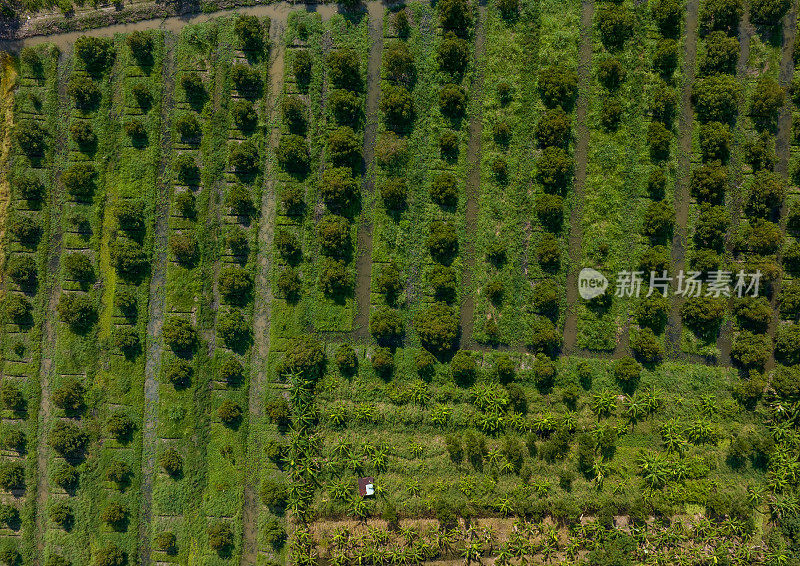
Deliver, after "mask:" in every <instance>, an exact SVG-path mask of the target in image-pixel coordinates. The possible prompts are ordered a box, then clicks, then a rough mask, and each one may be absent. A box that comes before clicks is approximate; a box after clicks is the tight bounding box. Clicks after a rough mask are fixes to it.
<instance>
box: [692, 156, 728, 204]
mask: <svg viewBox="0 0 800 566" xmlns="http://www.w3.org/2000/svg"><path fill="white" fill-rule="evenodd" d="M727 183H728V172H727V170H726V168H724V167H722V166H721V165H720V164H719V162H712V163H708V164H705V165H702V166H700V167H698V168H697V169H695V170H694V171H692V177H691V180H690V182H689V187H690V190H691V193H692V196H693V197H695V198H696V199H697V200H698V201H699V202H701V203H704V202H707V203H711V204H720V203H721V202H722V200H723V198H724V196H725V187H726V185H727Z"/></svg>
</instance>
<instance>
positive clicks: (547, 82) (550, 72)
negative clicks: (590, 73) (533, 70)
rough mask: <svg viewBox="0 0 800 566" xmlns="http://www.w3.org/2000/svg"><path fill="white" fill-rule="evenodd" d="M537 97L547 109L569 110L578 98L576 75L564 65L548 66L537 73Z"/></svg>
mask: <svg viewBox="0 0 800 566" xmlns="http://www.w3.org/2000/svg"><path fill="white" fill-rule="evenodd" d="M537 84H538V88H539V95H540V96H541V97H542V102H544V105H545V106H546V107H548V108H555V107H556V106H560V107H561V108H564V109H568V108H571V107H572V105H573V103H574V102H575V98H576V97H577V96H578V73H576V72H575V70H574V69H570V68H567V67H565V66H564V65H548V66H546V67H543V68H542V69H541V70H540V71H539V81H538V83H537Z"/></svg>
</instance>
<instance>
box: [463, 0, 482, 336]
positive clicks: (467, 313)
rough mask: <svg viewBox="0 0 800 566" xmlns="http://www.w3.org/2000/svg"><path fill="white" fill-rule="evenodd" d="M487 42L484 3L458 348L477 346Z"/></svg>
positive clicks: (471, 139)
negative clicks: (475, 272) (475, 277)
mask: <svg viewBox="0 0 800 566" xmlns="http://www.w3.org/2000/svg"><path fill="white" fill-rule="evenodd" d="M485 44H486V6H485V5H484V4H481V5H480V6H478V21H477V22H476V24H475V75H474V76H473V79H472V85H470V93H471V94H470V96H471V97H472V104H473V106H472V115H471V116H470V119H469V142H468V143H467V163H469V173H468V174H467V190H466V192H467V204H466V211H465V221H466V230H467V233H468V237H467V242H466V243H467V245H466V252H465V253H464V272H463V279H462V285H461V293H462V296H463V297H464V300H463V302H462V303H461V310H460V319H461V334H460V336H459V340H460V345H459V347H460V348H472V349H474V348H475V346H476V343H475V339H474V338H473V337H472V329H473V327H474V325H475V293H474V290H473V288H472V271H473V270H474V269H475V237H476V236H477V234H476V231H477V227H478V206H479V197H480V191H481V136H482V135H483V83H484V75H485V72H486V62H485V61H484V60H483V53H484V51H485V47H484V46H485Z"/></svg>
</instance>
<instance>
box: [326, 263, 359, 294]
mask: <svg viewBox="0 0 800 566" xmlns="http://www.w3.org/2000/svg"><path fill="white" fill-rule="evenodd" d="M319 285H320V288H321V289H322V292H323V293H325V295H327V296H328V297H341V296H342V295H345V294H348V293H349V292H350V291H351V290H352V288H353V277H352V274H351V273H350V270H349V269H348V268H347V264H345V262H344V261H342V260H340V259H334V258H330V257H326V258H325V260H324V262H323V264H322V270H321V272H320V276H319Z"/></svg>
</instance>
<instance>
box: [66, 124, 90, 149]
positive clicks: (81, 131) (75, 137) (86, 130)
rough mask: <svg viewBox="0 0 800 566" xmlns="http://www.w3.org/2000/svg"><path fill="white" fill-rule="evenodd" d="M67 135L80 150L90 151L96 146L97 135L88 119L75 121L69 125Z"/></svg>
mask: <svg viewBox="0 0 800 566" xmlns="http://www.w3.org/2000/svg"><path fill="white" fill-rule="evenodd" d="M69 135H70V137H71V138H72V141H74V142H75V143H76V144H78V147H79V148H81V151H91V150H92V149H93V148H95V147H96V146H97V136H96V135H95V133H94V130H92V124H91V122H89V121H83V120H81V121H77V122H74V123H73V124H72V125H71V126H70V127H69Z"/></svg>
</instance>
